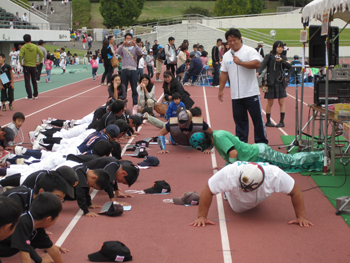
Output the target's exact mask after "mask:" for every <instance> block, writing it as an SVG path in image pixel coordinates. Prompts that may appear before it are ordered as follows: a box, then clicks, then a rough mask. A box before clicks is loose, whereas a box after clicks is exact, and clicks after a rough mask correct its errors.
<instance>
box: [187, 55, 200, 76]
mask: <svg viewBox="0 0 350 263" xmlns="http://www.w3.org/2000/svg"><path fill="white" fill-rule="evenodd" d="M202 69H203V64H202V60H200V59H199V58H196V57H194V58H192V59H191V63H190V68H189V69H188V73H191V74H192V75H194V76H198V75H199V74H201V72H202Z"/></svg>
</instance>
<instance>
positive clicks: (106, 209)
mask: <svg viewBox="0 0 350 263" xmlns="http://www.w3.org/2000/svg"><path fill="white" fill-rule="evenodd" d="M123 212H124V209H123V206H122V205H121V204H119V203H118V202H116V201H114V202H107V203H105V204H104V205H103V206H102V209H101V211H100V212H99V214H106V215H108V216H120V215H121V214H122V213H123Z"/></svg>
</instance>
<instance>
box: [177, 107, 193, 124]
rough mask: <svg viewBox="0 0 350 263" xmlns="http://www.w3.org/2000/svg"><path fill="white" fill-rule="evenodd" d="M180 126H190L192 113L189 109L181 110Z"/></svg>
mask: <svg viewBox="0 0 350 263" xmlns="http://www.w3.org/2000/svg"><path fill="white" fill-rule="evenodd" d="M177 120H178V123H179V127H180V128H188V127H189V126H190V124H191V121H192V114H191V112H190V111H189V110H181V111H180V112H179V114H178V115H177Z"/></svg>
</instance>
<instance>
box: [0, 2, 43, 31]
mask: <svg viewBox="0 0 350 263" xmlns="http://www.w3.org/2000/svg"><path fill="white" fill-rule="evenodd" d="M14 20H15V15H14V14H13V13H9V12H6V10H5V9H3V8H1V7H0V28H10V22H11V21H13V28H14V29H39V27H37V26H32V25H31V24H30V23H24V22H22V21H14Z"/></svg>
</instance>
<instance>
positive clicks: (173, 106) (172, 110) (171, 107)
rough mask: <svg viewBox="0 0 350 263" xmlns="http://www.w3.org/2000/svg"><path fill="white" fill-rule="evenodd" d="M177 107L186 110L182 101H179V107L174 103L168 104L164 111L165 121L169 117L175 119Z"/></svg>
mask: <svg viewBox="0 0 350 263" xmlns="http://www.w3.org/2000/svg"><path fill="white" fill-rule="evenodd" d="M177 107H184V108H185V109H186V106H185V104H184V103H183V102H182V101H180V103H179V105H176V103H175V102H174V101H172V102H170V104H169V106H168V109H167V110H166V116H167V119H169V118H171V117H177V115H176V110H177Z"/></svg>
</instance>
